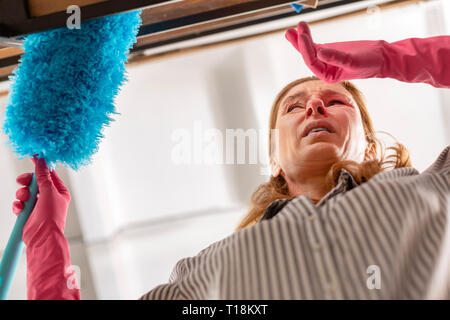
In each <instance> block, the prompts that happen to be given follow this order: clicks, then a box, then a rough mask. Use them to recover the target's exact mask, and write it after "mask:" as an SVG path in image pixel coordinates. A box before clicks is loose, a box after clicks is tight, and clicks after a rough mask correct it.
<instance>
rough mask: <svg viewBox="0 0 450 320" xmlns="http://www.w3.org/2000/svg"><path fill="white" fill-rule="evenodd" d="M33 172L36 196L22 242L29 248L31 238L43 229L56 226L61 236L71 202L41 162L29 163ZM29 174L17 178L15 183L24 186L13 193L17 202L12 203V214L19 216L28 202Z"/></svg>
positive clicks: (38, 160)
mask: <svg viewBox="0 0 450 320" xmlns="http://www.w3.org/2000/svg"><path fill="white" fill-rule="evenodd" d="M32 161H33V163H34V165H35V167H36V170H35V174H36V182H37V184H38V188H39V193H38V196H37V201H36V205H35V207H34V209H33V212H32V213H31V214H30V217H29V218H28V221H27V222H26V224H25V226H24V230H23V241H24V243H25V245H27V246H29V245H31V244H32V243H33V238H34V237H35V236H36V235H37V233H38V231H39V230H42V228H43V227H50V226H56V227H57V229H59V230H60V231H61V232H63V231H64V228H65V224H66V216H67V210H68V207H69V202H70V193H69V190H68V189H67V188H66V186H65V185H64V183H63V182H62V180H61V179H60V178H59V176H58V174H57V173H56V171H54V170H53V171H49V169H48V168H47V164H46V163H45V160H44V159H43V158H40V159H38V158H36V157H35V158H33V159H32ZM32 175H33V174H32V173H24V174H22V175H20V176H18V177H17V180H16V181H17V183H19V184H20V185H23V186H24V187H22V188H20V189H19V190H17V192H16V198H17V199H18V201H15V202H14V203H13V212H14V213H15V214H16V215H18V214H19V213H20V211H21V210H22V209H23V207H24V202H25V201H27V200H28V198H29V196H30V191H29V189H28V186H29V185H30V183H31V178H32Z"/></svg>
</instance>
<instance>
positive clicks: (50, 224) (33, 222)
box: [13, 158, 80, 300]
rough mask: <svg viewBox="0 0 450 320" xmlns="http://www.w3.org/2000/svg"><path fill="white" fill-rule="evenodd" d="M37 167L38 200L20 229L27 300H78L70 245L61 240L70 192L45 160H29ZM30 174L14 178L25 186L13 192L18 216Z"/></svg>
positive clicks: (63, 238) (27, 196)
mask: <svg viewBox="0 0 450 320" xmlns="http://www.w3.org/2000/svg"><path fill="white" fill-rule="evenodd" d="M32 160H33V163H34V164H35V166H36V171H35V173H36V182H37V184H38V187H39V193H38V198H37V201H36V205H35V207H34V209H33V211H32V212H31V214H30V217H29V218H28V221H27V222H26V224H25V226H24V230H23V242H24V243H25V245H26V254H27V296H28V299H29V300H79V299H80V290H79V289H78V288H79V286H78V284H77V282H76V281H77V280H76V277H75V275H74V271H73V270H72V268H71V263H70V253H69V244H68V242H67V240H66V238H65V237H64V227H65V225H66V216H67V209H68V207H69V202H70V193H69V191H68V190H67V188H66V186H65V185H64V183H63V182H62V180H61V179H60V178H59V177H58V175H57V174H56V171H49V169H48V168H47V164H46V163H45V160H44V159H37V158H34V159H32ZM31 178H32V173H24V174H22V175H20V176H18V177H17V183H19V184H21V185H23V186H25V187H23V188H20V189H19V190H17V192H16V197H17V199H18V200H19V201H15V202H14V203H13V212H14V213H15V214H16V215H17V214H19V213H20V211H21V210H22V209H23V207H24V203H23V202H24V201H27V200H28V198H29V195H30V192H29V190H28V187H27V186H28V185H29V184H30V183H31Z"/></svg>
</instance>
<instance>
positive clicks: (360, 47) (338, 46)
mask: <svg viewBox="0 0 450 320" xmlns="http://www.w3.org/2000/svg"><path fill="white" fill-rule="evenodd" d="M285 36H286V39H287V40H289V42H290V43H291V44H292V45H293V46H294V48H295V49H297V51H299V52H300V53H301V54H302V56H303V60H304V61H305V63H306V65H307V66H308V67H309V69H310V70H311V71H312V72H313V73H314V74H315V75H316V76H317V77H318V78H319V79H321V80H323V81H326V82H329V83H335V82H339V81H343V80H351V79H366V78H374V77H375V78H376V77H378V78H384V77H385V71H384V66H385V63H384V62H385V61H384V59H385V58H384V57H385V54H384V50H385V44H386V42H385V41H382V40H377V41H369V40H364V41H349V42H336V43H326V44H316V43H314V42H313V40H312V37H311V32H310V30H309V27H308V25H307V24H306V23H305V22H300V23H299V24H298V26H297V30H295V29H288V30H287V31H286V34H285Z"/></svg>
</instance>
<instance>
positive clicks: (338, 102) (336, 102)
mask: <svg viewBox="0 0 450 320" xmlns="http://www.w3.org/2000/svg"><path fill="white" fill-rule="evenodd" d="M329 103H330V105H334V104H345V103H344V102H342V101H341V100H331V101H330V102H329Z"/></svg>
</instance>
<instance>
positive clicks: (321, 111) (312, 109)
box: [306, 99, 327, 117]
mask: <svg viewBox="0 0 450 320" xmlns="http://www.w3.org/2000/svg"><path fill="white" fill-rule="evenodd" d="M313 114H316V115H322V116H324V115H326V114H327V112H326V111H325V106H324V105H323V101H322V100H321V99H313V100H311V101H310V102H309V104H308V107H307V109H306V116H307V117H310V116H312V115H313Z"/></svg>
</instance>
